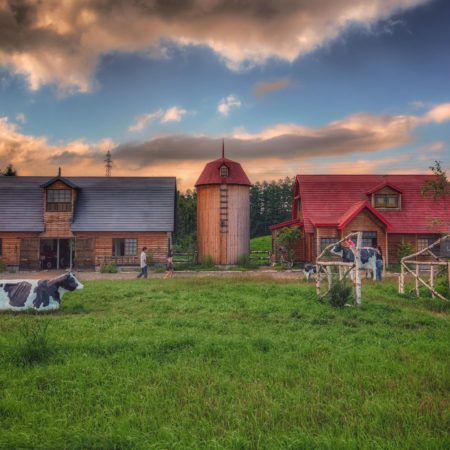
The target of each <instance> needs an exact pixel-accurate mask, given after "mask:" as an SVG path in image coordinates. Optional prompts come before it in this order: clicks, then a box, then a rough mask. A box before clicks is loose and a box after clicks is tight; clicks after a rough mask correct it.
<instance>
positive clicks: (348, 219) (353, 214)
mask: <svg viewBox="0 0 450 450" xmlns="http://www.w3.org/2000/svg"><path fill="white" fill-rule="evenodd" d="M353 208H354V206H353V207H352V208H350V211H349V212H347V213H346V214H345V215H344V217H343V220H342V221H341V223H340V224H339V225H338V229H339V230H343V229H344V228H345V227H346V226H347V225H348V224H349V223H350V222H351V221H352V220H353V219H354V218H355V217H356V216H357V215H358V214H359V213H360V212H361V211H362V210H363V209H366V208H367V209H368V210H369V211H370V212H371V213H372V214H373V215H374V216H375V217H376V218H377V219H379V220H380V221H381V222H383V223H384V224H385V225H386V230H387V231H390V230H391V229H392V225H391V224H390V223H389V222H388V221H387V220H386V219H385V218H384V217H383V216H382V215H381V214H380V213H379V212H378V211H377V210H376V209H375V208H374V207H373V206H372V205H371V204H370V203H369V202H367V201H366V202H364V203H361V205H360V206H359V207H358V208H356V209H354V210H353V211H351V210H352V209H353Z"/></svg>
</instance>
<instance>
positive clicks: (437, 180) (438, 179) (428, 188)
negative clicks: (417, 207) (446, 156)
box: [422, 161, 450, 231]
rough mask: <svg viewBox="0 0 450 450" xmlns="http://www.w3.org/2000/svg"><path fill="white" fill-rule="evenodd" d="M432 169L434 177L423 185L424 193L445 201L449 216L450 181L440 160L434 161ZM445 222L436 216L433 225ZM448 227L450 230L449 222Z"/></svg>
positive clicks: (444, 206)
mask: <svg viewBox="0 0 450 450" xmlns="http://www.w3.org/2000/svg"><path fill="white" fill-rule="evenodd" d="M430 169H431V171H432V172H433V175H434V177H433V178H432V179H430V180H427V181H426V182H425V184H424V185H423V186H422V195H423V196H424V197H431V198H433V200H434V201H436V202H438V201H443V203H444V204H443V208H444V210H445V217H448V203H449V202H448V201H446V200H447V199H449V198H450V182H449V180H448V178H447V174H446V172H445V170H444V169H443V168H442V166H441V162H440V161H434V164H433V165H432V166H430ZM437 209H438V208H437ZM443 222H444V221H443V220H442V217H436V218H435V219H433V221H432V225H441V224H442V223H443ZM447 228H448V229H449V230H450V223H448V224H447ZM447 231H448V230H447Z"/></svg>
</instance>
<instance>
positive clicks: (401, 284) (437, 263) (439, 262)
mask: <svg viewBox="0 0 450 450" xmlns="http://www.w3.org/2000/svg"><path fill="white" fill-rule="evenodd" d="M449 238H450V234H447V235H445V236H442V237H440V238H439V239H438V240H437V241H435V242H433V243H432V244H431V245H429V246H428V247H425V248H424V249H422V250H420V251H418V252H415V253H412V254H411V255H408V256H404V257H403V258H402V259H401V263H400V264H401V272H400V276H399V278H398V292H399V294H404V293H405V274H406V273H408V274H410V275H412V276H413V277H414V280H415V286H414V288H413V289H412V291H415V293H416V296H417V297H420V288H421V287H426V288H427V289H429V290H430V291H431V296H432V297H433V298H435V297H438V298H440V299H441V300H444V301H450V299H449V298H446V297H444V296H443V295H442V294H440V293H439V292H438V291H437V290H436V289H435V275H436V270H435V268H438V269H439V267H444V266H446V267H447V274H448V280H449V290H450V260H449V259H448V258H447V259H444V258H441V257H438V256H436V255H435V254H434V253H433V252H432V251H431V249H432V248H433V247H435V246H436V245H438V244H440V243H441V242H442V241H443V240H444V239H449ZM422 255H427V256H431V257H432V258H433V259H434V260H433V261H417V257H418V256H422ZM413 258H416V259H414V260H413ZM408 264H410V265H412V266H414V270H413V269H412V268H410V267H408ZM421 265H422V266H430V279H429V282H428V283H427V282H426V281H425V280H424V279H423V278H422V277H421V276H420V271H419V269H420V266H421Z"/></svg>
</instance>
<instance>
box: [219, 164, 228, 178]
mask: <svg viewBox="0 0 450 450" xmlns="http://www.w3.org/2000/svg"><path fill="white" fill-rule="evenodd" d="M220 176H221V177H227V176H228V167H227V166H220Z"/></svg>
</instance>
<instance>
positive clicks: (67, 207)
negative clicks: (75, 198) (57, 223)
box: [46, 189, 72, 212]
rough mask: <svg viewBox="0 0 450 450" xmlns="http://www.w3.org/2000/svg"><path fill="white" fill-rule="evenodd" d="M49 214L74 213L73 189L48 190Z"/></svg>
mask: <svg viewBox="0 0 450 450" xmlns="http://www.w3.org/2000/svg"><path fill="white" fill-rule="evenodd" d="M46 195H47V212H70V211H72V189H47V193H46Z"/></svg>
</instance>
